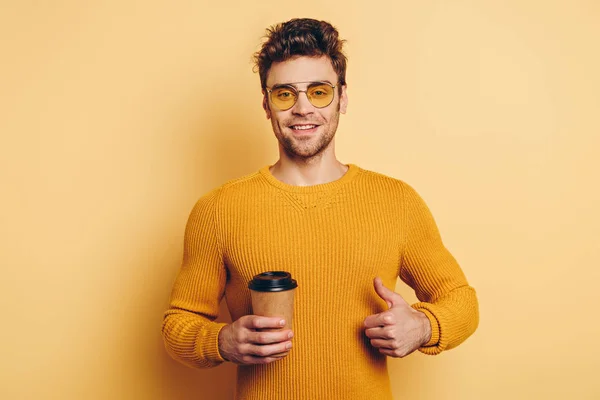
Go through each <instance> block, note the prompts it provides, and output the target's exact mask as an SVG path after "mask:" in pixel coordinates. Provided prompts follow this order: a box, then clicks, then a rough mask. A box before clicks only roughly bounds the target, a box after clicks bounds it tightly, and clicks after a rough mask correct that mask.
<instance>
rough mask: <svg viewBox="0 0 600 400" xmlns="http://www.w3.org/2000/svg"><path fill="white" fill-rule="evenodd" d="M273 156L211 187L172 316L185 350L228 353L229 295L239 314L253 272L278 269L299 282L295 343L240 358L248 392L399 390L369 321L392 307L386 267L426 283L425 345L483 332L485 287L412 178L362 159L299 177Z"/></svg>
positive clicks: (190, 236)
mask: <svg viewBox="0 0 600 400" xmlns="http://www.w3.org/2000/svg"><path fill="white" fill-rule="evenodd" d="M269 167H270V166H265V167H263V168H261V169H260V170H259V171H257V172H255V173H253V174H251V175H248V176H245V177H242V178H239V179H236V180H233V181H230V182H227V183H225V184H224V185H222V186H221V187H219V188H217V189H214V190H212V191H211V192H210V193H208V194H206V195H204V196H203V197H202V198H200V200H199V201H198V202H197V203H196V205H195V206H194V208H193V210H192V212H191V214H190V217H189V220H188V223H187V226H186V230H185V239H184V254H183V263H182V266H181V270H180V272H179V275H178V276H177V279H176V282H175V284H174V287H173V292H172V296H171V302H170V307H169V309H168V310H167V312H166V313H165V317H164V323H163V335H164V339H165V344H166V347H167V350H168V351H169V352H170V354H171V355H172V356H173V357H174V358H176V359H177V360H179V361H181V362H184V363H186V364H188V365H191V366H194V367H199V368H205V367H213V366H216V365H219V364H220V363H222V362H223V361H224V360H223V358H222V357H221V355H220V354H219V348H218V334H219V331H220V329H221V328H222V327H223V326H224V324H221V323H215V322H213V321H214V320H215V318H216V317H217V314H218V311H219V302H220V301H221V299H222V297H223V295H225V297H226V300H227V306H228V307H229V310H230V313H231V317H232V318H233V320H236V319H238V318H240V317H241V316H243V315H247V314H250V313H251V302H250V291H249V289H248V281H249V280H251V279H252V277H253V276H254V275H256V274H259V273H261V272H264V271H269V270H286V271H289V272H291V274H292V277H293V278H294V279H296V280H297V282H298V288H297V289H296V300H295V309H294V339H293V344H294V347H293V348H292V350H291V351H290V354H289V355H288V356H287V357H286V358H284V359H282V360H279V361H275V362H273V363H270V364H265V365H253V366H238V374H237V388H236V398H237V399H240V400H280V399H286V400H321V399H322V400H332V399H344V400H364V399H378V400H386V399H390V400H391V399H392V394H391V389H390V382H389V378H388V374H387V365H386V356H385V355H382V354H380V353H379V352H378V351H377V350H376V349H374V348H373V347H372V346H371V345H370V342H369V339H368V338H367V337H366V335H365V334H364V328H363V321H364V319H365V318H366V317H367V316H369V315H371V314H376V313H380V312H382V311H384V310H387V308H388V307H387V305H386V304H385V302H384V301H383V300H382V299H381V298H379V296H378V295H377V294H376V292H375V290H374V288H373V278H374V277H375V276H380V277H381V278H382V280H383V283H384V284H385V286H387V287H388V288H392V289H393V288H394V286H395V283H396V279H397V278H398V277H400V279H402V280H403V281H404V282H405V283H407V284H408V285H410V286H411V287H412V288H413V289H414V290H415V292H416V295H417V298H418V299H419V300H420V302H418V303H416V304H413V305H412V307H413V308H415V309H418V310H420V311H422V312H423V313H425V315H426V316H427V317H428V318H429V321H430V322H431V327H432V335H431V340H430V341H429V343H426V344H425V345H424V346H423V347H421V348H420V349H419V351H421V352H423V353H425V354H431V355H434V354H439V353H440V352H441V351H443V350H447V349H451V348H453V347H456V346H457V345H459V344H460V343H461V342H463V341H464V340H465V339H466V338H467V337H469V336H470V335H471V334H472V333H473V332H474V331H475V329H476V328H477V325H478V321H479V314H478V303H477V298H476V294H475V290H474V289H473V288H472V287H471V286H469V285H468V283H467V280H466V278H465V275H464V274H463V272H462V271H461V269H460V267H459V265H458V264H457V263H456V261H455V259H454V258H453V257H452V255H451V254H450V253H449V252H448V250H447V249H446V248H445V247H444V245H443V244H442V240H441V238H440V235H439V232H438V229H437V227H436V224H435V222H434V219H433V217H432V215H431V213H430V212H429V209H428V208H427V206H426V205H425V203H424V202H423V200H422V199H421V198H420V196H419V195H418V194H417V193H416V192H415V190H414V189H413V188H412V187H410V186H409V185H407V184H406V183H404V182H403V181H400V180H397V179H394V178H390V177H387V176H385V175H382V174H379V173H376V172H372V171H368V170H365V169H362V168H360V167H358V166H356V165H354V164H349V165H348V167H349V169H348V171H347V172H346V174H345V175H344V176H342V177H341V178H340V179H338V180H336V181H333V182H329V183H325V184H319V185H314V186H292V185H288V184H285V183H283V182H281V181H279V180H277V179H276V178H275V177H274V176H273V175H271V173H270V172H269Z"/></svg>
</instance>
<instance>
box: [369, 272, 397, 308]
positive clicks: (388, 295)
mask: <svg viewBox="0 0 600 400" xmlns="http://www.w3.org/2000/svg"><path fill="white" fill-rule="evenodd" d="M373 284H374V287H375V292H377V294H378V295H379V297H381V298H382V299H383V300H385V302H386V303H387V305H388V307H392V305H393V304H394V297H395V296H394V295H395V293H394V292H393V291H391V290H390V289H388V288H386V287H385V285H384V284H383V281H382V280H381V278H380V277H376V278H375V279H374V280H373Z"/></svg>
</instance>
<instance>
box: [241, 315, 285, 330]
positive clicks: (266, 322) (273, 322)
mask: <svg viewBox="0 0 600 400" xmlns="http://www.w3.org/2000/svg"><path fill="white" fill-rule="evenodd" d="M242 318H244V320H243V322H242V326H244V328H248V329H277V328H281V327H283V326H284V325H285V320H284V319H283V318H279V317H261V316H259V315H246V316H245V317H242Z"/></svg>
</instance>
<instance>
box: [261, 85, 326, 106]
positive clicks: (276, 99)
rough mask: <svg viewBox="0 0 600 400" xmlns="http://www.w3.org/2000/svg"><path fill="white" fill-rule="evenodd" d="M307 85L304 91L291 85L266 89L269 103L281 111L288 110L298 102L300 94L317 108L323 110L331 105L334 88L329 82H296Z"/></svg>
mask: <svg viewBox="0 0 600 400" xmlns="http://www.w3.org/2000/svg"><path fill="white" fill-rule="evenodd" d="M297 83H308V86H307V87H306V90H299V89H298V88H297V87H296V86H294V85H293V84H291V83H286V84H283V85H275V86H273V87H272V88H266V90H267V92H268V93H269V99H270V100H271V103H273V104H274V105H275V107H277V108H278V109H280V110H281V111H285V110H289V109H290V108H292V107H294V104H296V102H297V101H298V96H300V93H302V92H304V93H306V97H307V98H308V101H309V102H310V104H312V105H313V106H315V107H317V108H324V107H327V106H328V105H330V104H331V102H332V101H333V98H334V97H335V91H334V89H335V88H336V87H335V86H334V85H332V84H331V83H329V82H297Z"/></svg>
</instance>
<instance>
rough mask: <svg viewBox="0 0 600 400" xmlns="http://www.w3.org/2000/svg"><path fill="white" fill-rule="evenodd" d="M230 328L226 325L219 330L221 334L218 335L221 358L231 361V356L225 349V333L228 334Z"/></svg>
mask: <svg viewBox="0 0 600 400" xmlns="http://www.w3.org/2000/svg"><path fill="white" fill-rule="evenodd" d="M228 328H229V325H225V326H224V327H223V328H222V329H221V330H220V331H219V336H218V346H219V355H220V356H221V358H223V360H225V361H230V360H229V357H228V356H227V352H226V351H225V350H224V348H223V347H224V344H225V342H226V339H225V335H226V334H227V329H228Z"/></svg>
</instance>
